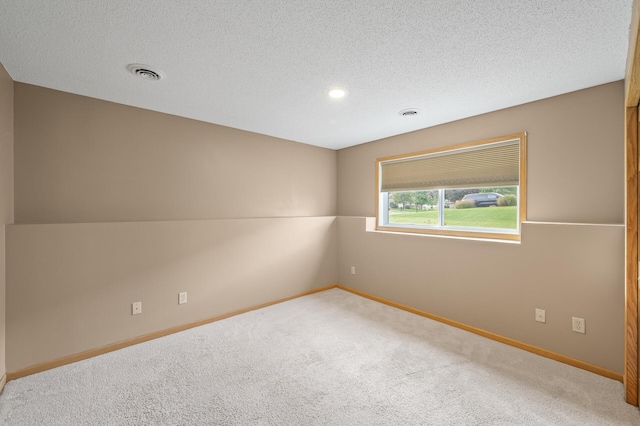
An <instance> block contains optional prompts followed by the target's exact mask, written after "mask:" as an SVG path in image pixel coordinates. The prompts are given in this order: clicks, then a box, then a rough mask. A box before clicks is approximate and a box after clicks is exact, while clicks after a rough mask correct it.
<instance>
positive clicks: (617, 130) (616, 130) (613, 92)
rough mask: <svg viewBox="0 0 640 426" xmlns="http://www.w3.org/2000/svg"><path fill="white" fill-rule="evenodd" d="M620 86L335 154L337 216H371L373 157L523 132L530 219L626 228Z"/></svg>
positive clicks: (499, 112)
mask: <svg viewBox="0 0 640 426" xmlns="http://www.w3.org/2000/svg"><path fill="white" fill-rule="evenodd" d="M623 89H624V83H623V82H622V81H619V82H615V83H610V84H606V85H603V86H598V87H594V88H591V89H586V90H581V91H579V92H574V93H570V94H567V95H563V96H557V97H554V98H550V99H545V100H542V101H538V102H533V103H529V104H525V105H520V106H517V107H514V108H509V109H505V110H501V111H496V112H492V113H489V114H484V115H480V116H477V117H472V118H468V119H466V120H460V121H456V122H453V123H449V124H444V125H441V126H437V127H432V128H429V129H425V130H420V131H417V132H412V133H407V134H404V135H400V136H396V137H393V138H388V139H382V140H380V141H376V142H371V143H367V144H363V145H358V146H355V147H352V148H347V149H343V150H340V151H338V182H339V189H338V215H340V216H374V215H375V201H374V197H375V178H374V173H375V159H376V158H380V157H385V156H391V155H395V154H404V153H409V152H415V151H422V150H426V149H431V148H436V147H440V146H447V145H454V144H458V143H463V142H471V141H475V140H480V139H486V138H491V137H496V136H502V135H507V134H512V133H519V132H522V131H526V132H528V159H529V161H528V167H529V173H528V197H527V201H528V212H527V216H528V219H529V220H531V221H542V222H577V223H617V224H622V223H624V163H623V161H624V143H623V141H624V116H623V113H624V110H623V106H624V94H623Z"/></svg>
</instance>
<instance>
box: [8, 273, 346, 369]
mask: <svg viewBox="0 0 640 426" xmlns="http://www.w3.org/2000/svg"><path fill="white" fill-rule="evenodd" d="M336 287H337V284H331V285H328V286H324V287H320V288H316V289H313V290H308V291H305V292H302V293H298V294H294V295H293V296H287V297H283V298H281V299H277V300H273V301H271V302H265V303H261V304H259V305H254V306H250V307H248V308H243V309H238V310H235V311H231V312H227V313H225V314H221V315H216V316H214V317H209V318H205V319H201V320H198V321H195V322H191V323H188V324H183V325H178V326H175V327H170V328H167V329H164V330H159V331H154V332H152V333H149V334H144V335H142V336H138V337H133V338H131V339H127V340H123V341H120V342H116V343H110V344H108V345H105V346H101V347H98V348H94V349H88V350H85V351H82V352H78V353H76V354H72V355H66V356H63V357H61V358H56V359H54V360H52V361H45V362H42V363H39V364H35V365H31V366H28V367H24V368H21V369H19V370H15V371H9V372H7V374H6V380H7V381H11V380H15V379H19V378H21V377H26V376H30V375H32V374H36V373H41V372H43V371H46V370H51V369H52V368H57V367H62V366H63V365H67V364H71V363H74V362H78V361H82V360H85V359H89V358H93V357H96V356H98V355H102V354H106V353H109V352H113V351H117V350H119V349H124V348H126V347H129V346H133V345H137V344H139V343H143V342H148V341H149V340H154V339H158V338H160V337H164V336H169V335H171V334H175V333H178V332H180V331H185V330H188V329H190V328H194V327H198V326H201V325H205V324H209V323H212V322H215V321H220V320H223V319H225V318H229V317H233V316H236V315H240V314H244V313H246V312H250V311H255V310H256V309H261V308H266V307H267V306H271V305H276V304H278V303H282V302H286V301H288V300H292V299H297V298H299V297H303V296H308V295H311V294H314V293H320V292H323V291H326V290H331V289H332V288H336Z"/></svg>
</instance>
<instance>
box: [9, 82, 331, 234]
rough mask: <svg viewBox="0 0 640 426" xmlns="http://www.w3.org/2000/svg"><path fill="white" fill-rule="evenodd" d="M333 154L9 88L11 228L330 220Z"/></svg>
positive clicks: (57, 94) (121, 107) (102, 103)
mask: <svg viewBox="0 0 640 426" xmlns="http://www.w3.org/2000/svg"><path fill="white" fill-rule="evenodd" d="M336 176H337V173H336V152H335V151H332V150H328V149H323V148H317V147H313V146H309V145H304V144H300V143H295V142H291V141H286V140H282V139H277V138H272V137H269V136H264V135H259V134H255V133H250V132H245V131H241V130H236V129H231V128H227V127H222V126H217V125H213V124H208V123H204V122H199V121H194V120H189V119H185V118H181V117H176V116H171V115H167V114H161V113H157V112H153V111H148V110H143V109H138V108H134V107H129V106H124V105H119V104H115V103H110V102H105V101H101V100H97V99H92V98H87V97H83V96H78V95H73V94H69V93H64V92H59V91H55V90H49V89H45V88H41V87H37V86H32V85H27V84H21V83H16V85H15V194H16V196H15V219H16V223H69V222H110V221H147V220H181V219H218V218H251V217H292V216H326V215H329V216H330V215H335V213H336Z"/></svg>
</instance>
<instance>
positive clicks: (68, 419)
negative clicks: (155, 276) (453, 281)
mask: <svg viewBox="0 0 640 426" xmlns="http://www.w3.org/2000/svg"><path fill="white" fill-rule="evenodd" d="M0 422H1V423H2V424H5V425H580V426H583V425H640V413H639V412H638V410H637V409H636V408H634V407H631V406H629V405H627V404H625V403H624V401H623V386H622V384H621V383H619V382H616V381H613V380H609V379H606V378H603V377H600V376H597V375H595V374H592V373H588V372H586V371H583V370H579V369H576V368H573V367H570V366H567V365H564V364H560V363H557V362H555V361H551V360H548V359H545V358H541V357H538V356H536V355H533V354H530V353H528V352H524V351H521V350H518V349H515V348H512V347H509V346H505V345H502V344H500V343H497V342H494V341H491V340H487V339H484V338H482V337H479V336H476V335H473V334H470V333H467V332H464V331H461V330H458V329H456V328H452V327H449V326H446V325H443V324H440V323H437V322H434V321H431V320H428V319H426V318H422V317H420V316H416V315H413V314H410V313H407V312H404V311H401V310H397V309H394V308H391V307H388V306H385V305H382V304H379V303H376V302H373V301H370V300H368V299H364V298H361V297H359V296H355V295H353V294H351V293H347V292H344V291H341V290H338V289H333V290H329V291H326V292H323V293H318V294H315V295H311V296H306V297H303V298H299V299H295V300H291V301H289V302H285V303H282V304H279V305H274V306H271V307H268V308H264V309H261V310H258V311H253V312H249V313H246V314H243V315H240V316H236V317H232V318H228V319H226V320H223V321H219V322H216V323H212V324H209V325H205V326H202V327H198V328H195V329H192V330H188V331H185V332H182V333H179V334H175V335H172V336H168V337H165V338H162V339H158V340H154V341H151V342H147V343H144V344H140V345H137V346H134V347H130V348H127V349H123V350H121V351H117V352H112V353H109V354H106V355H103V356H100V357H96V358H93V359H90V360H86V361H82V362H78V363H75V364H72V365H68V366H65V367H61V368H57V369H54V370H50V371H47V372H44V373H40V374H36V375H33V376H29V377H25V378H22V379H19V380H15V381H12V382H9V383H8V384H7V385H6V388H5V390H4V392H3V393H2V395H1V396H0Z"/></svg>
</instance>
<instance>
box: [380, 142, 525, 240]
mask: <svg viewBox="0 0 640 426" xmlns="http://www.w3.org/2000/svg"><path fill="white" fill-rule="evenodd" d="M376 170H377V178H376V179H377V182H376V187H377V191H376V194H377V204H378V213H377V229H379V230H387V231H397V232H412V233H426V234H441V235H442V234H443V235H454V236H467V237H476V238H477V237H480V238H498V239H509V240H519V239H520V224H521V222H522V221H524V220H526V133H521V134H516V135H510V136H505V137H501V138H495V139H490V140H485V141H479V142H473V143H468V144H462V145H456V146H451V147H446V148H440V149H435V150H431V151H425V152H419V153H414V154H407V155H401V156H395V157H387V158H381V159H378V160H377V161H376Z"/></svg>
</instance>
